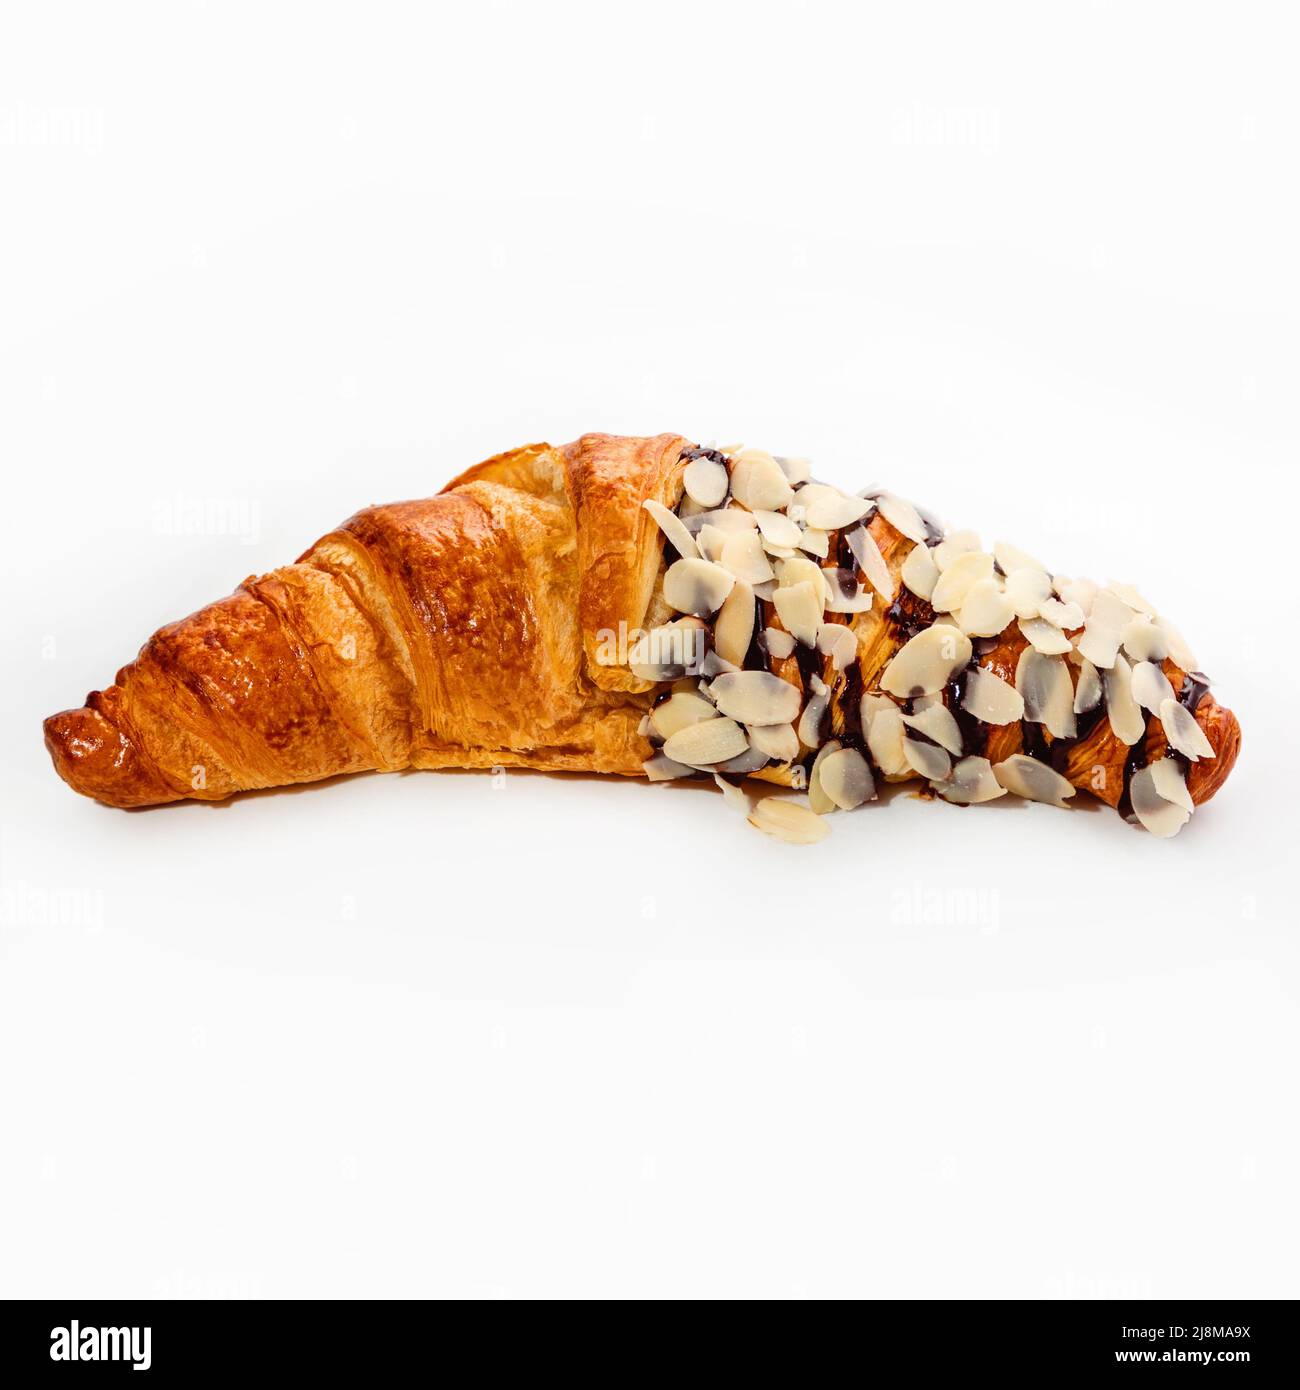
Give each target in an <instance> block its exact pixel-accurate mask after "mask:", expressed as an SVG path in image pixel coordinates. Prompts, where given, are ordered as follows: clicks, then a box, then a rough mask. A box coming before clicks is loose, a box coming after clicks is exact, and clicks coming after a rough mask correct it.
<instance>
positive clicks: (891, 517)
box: [875, 492, 930, 541]
mask: <svg viewBox="0 0 1300 1390" xmlns="http://www.w3.org/2000/svg"><path fill="white" fill-rule="evenodd" d="M875 502H876V508H877V510H878V511H879V512H880V515H881V516H883V517H884V518H885V520H886V521H887V522H889V524H890V525H891V526H892V527H893V528H894V530H895V531H898V532H899V533H900V534H902V535H904V536H906V537H907V538H908V540H910V541H923V540H925V539H927V537H928V536H929V534H930V533H929V531H927V530H926V526H925V522H924V521H922V520H921V513H920V512H918V511H917V510H916V508H915V507H914V506H913V505H912V504H911V503H910V502H908V501H906V500H905V499H904V498H902V497H895V496H894V494H893V493H892V492H882V493H881V494H880V496H879V497H877V498H876V499H875Z"/></svg>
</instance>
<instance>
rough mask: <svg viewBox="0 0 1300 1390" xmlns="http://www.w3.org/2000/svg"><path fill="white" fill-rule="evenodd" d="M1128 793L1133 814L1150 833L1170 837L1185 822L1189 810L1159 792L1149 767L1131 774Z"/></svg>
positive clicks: (1161, 837) (1175, 833)
mask: <svg viewBox="0 0 1300 1390" xmlns="http://www.w3.org/2000/svg"><path fill="white" fill-rule="evenodd" d="M1128 795H1129V804H1130V805H1131V806H1132V807H1133V814H1134V815H1135V816H1136V817H1137V818H1138V820H1139V821H1141V823H1142V824H1143V826H1145V827H1146V829H1147V830H1149V831H1150V832H1151V834H1153V835H1157V836H1159V837H1160V839H1162V840H1168V839H1171V838H1172V837H1173V836H1174V835H1177V834H1178V832H1179V831H1180V830H1181V829H1182V828H1183V826H1185V825H1186V824H1187V820H1188V816H1189V815H1190V812H1188V811H1187V810H1186V808H1184V807H1183V806H1180V805H1178V804H1177V803H1175V802H1172V801H1168V800H1166V798H1165V797H1163V796H1162V795H1161V794H1160V791H1159V790H1158V788H1157V786H1156V781H1155V773H1154V771H1153V770H1152V769H1151V768H1149V767H1142V768H1139V769H1138V770H1137V771H1136V772H1135V773H1134V774H1133V777H1132V780H1131V781H1130V782H1129V787H1128Z"/></svg>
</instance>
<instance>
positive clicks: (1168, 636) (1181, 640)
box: [1156, 618, 1200, 672]
mask: <svg viewBox="0 0 1300 1390" xmlns="http://www.w3.org/2000/svg"><path fill="white" fill-rule="evenodd" d="M1156 626H1157V627H1158V628H1159V629H1160V631H1161V632H1163V633H1164V635H1165V642H1166V643H1167V644H1168V646H1169V652H1168V655H1169V659H1170V661H1172V662H1173V663H1174V665H1175V666H1178V667H1180V668H1181V669H1182V670H1184V671H1188V672H1190V671H1195V670H1196V669H1197V668H1198V667H1199V665H1200V662H1198V661H1197V659H1196V657H1195V656H1194V655H1193V653H1192V649H1191V647H1189V646H1188V645H1187V639H1186V638H1185V637H1184V636H1183V634H1182V633H1181V632H1179V630H1178V629H1177V628H1176V627H1175V626H1174V625H1173V623H1171V622H1170V621H1169V619H1168V618H1157V619H1156Z"/></svg>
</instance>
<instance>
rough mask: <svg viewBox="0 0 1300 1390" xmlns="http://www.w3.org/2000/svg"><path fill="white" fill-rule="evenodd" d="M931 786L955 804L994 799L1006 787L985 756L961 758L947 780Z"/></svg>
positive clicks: (1002, 794) (1004, 793) (1001, 794)
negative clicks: (994, 773) (995, 774)
mask: <svg viewBox="0 0 1300 1390" xmlns="http://www.w3.org/2000/svg"><path fill="white" fill-rule="evenodd" d="M1008 688H1009V687H1008ZM931 786H932V787H933V788H934V790H935V791H937V792H938V793H939V795H940V796H941V797H943V799H944V800H945V801H951V802H953V803H954V804H955V805H957V806H975V805H978V804H979V803H980V802H981V801H996V800H997V799H998V797H1000V796H1006V794H1007V789H1006V788H1005V787H1004V786H1003V785H1002V784H1001V783H1000V782H999V781H998V779H997V778H996V777H995V776H994V775H993V765H992V764H991V763H990V762H989V760H988V759H987V758H963V759H962V760H961V762H959V763H954V764H953V769H952V776H951V777H950V778H949V779H948V781H946V782H932V783H931Z"/></svg>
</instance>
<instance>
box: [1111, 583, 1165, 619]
mask: <svg viewBox="0 0 1300 1390" xmlns="http://www.w3.org/2000/svg"><path fill="white" fill-rule="evenodd" d="M1106 587H1107V589H1109V590H1110V592H1111V593H1112V594H1114V595H1115V596H1116V597H1117V598H1119V599H1120V600H1121V601H1122V602H1123V603H1124V604H1125V605H1126V606H1127V607H1129V608H1131V609H1132V610H1133V611H1134V612H1135V613H1141V614H1143V615H1145V616H1146V617H1148V618H1154V617H1155V615H1156V610H1155V608H1154V606H1153V605H1152V604H1150V603H1148V602H1147V600H1146V599H1144V598H1143V597H1142V595H1141V594H1140V593H1138V591H1137V590H1136V589H1135V588H1134V587H1133V586H1132V584H1116V583H1115V582H1114V581H1113V580H1112V581H1111V583H1110V584H1108V585H1107V586H1106Z"/></svg>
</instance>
